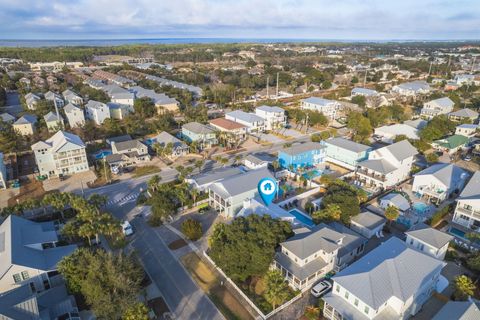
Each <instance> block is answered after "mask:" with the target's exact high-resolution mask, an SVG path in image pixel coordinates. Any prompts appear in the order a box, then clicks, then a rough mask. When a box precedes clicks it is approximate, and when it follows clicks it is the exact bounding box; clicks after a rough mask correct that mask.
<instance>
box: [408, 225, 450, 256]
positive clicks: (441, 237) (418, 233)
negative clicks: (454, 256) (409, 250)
mask: <svg viewBox="0 0 480 320" xmlns="http://www.w3.org/2000/svg"><path fill="white" fill-rule="evenodd" d="M405 234H407V235H410V236H412V237H414V238H416V239H418V240H421V241H422V242H425V243H427V244H429V245H431V246H432V247H435V248H437V249H440V248H443V246H445V245H446V244H447V243H449V242H450V241H452V239H453V236H451V235H449V234H447V233H445V232H442V231H439V230H437V229H434V228H432V227H430V226H428V225H426V224H425V223H423V222H421V223H418V224H416V225H414V226H413V227H411V228H410V230H408V231H407V232H405Z"/></svg>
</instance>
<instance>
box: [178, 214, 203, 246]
mask: <svg viewBox="0 0 480 320" xmlns="http://www.w3.org/2000/svg"><path fill="white" fill-rule="evenodd" d="M182 233H183V234H184V235H185V236H186V237H187V238H188V239H189V240H192V241H196V240H198V239H200V238H201V237H202V225H201V224H200V222H198V221H197V220H194V219H190V218H189V219H187V220H185V221H183V222H182Z"/></svg>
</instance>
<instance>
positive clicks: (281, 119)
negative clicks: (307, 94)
mask: <svg viewBox="0 0 480 320" xmlns="http://www.w3.org/2000/svg"><path fill="white" fill-rule="evenodd" d="M255 114H256V115H257V116H259V117H261V118H263V119H264V120H265V130H267V131H270V130H277V129H281V128H284V127H285V126H286V125H287V117H286V115H285V110H283V109H282V108H280V107H270V106H260V107H258V108H256V109H255Z"/></svg>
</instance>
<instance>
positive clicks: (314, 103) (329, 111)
mask: <svg viewBox="0 0 480 320" xmlns="http://www.w3.org/2000/svg"><path fill="white" fill-rule="evenodd" d="M341 106H342V105H341V104H340V102H338V101H334V100H328V99H323V98H317V97H311V98H307V99H303V100H301V104H300V108H301V109H304V110H312V111H317V112H321V113H323V115H325V116H326V117H328V118H329V119H330V120H335V119H336V118H337V112H338V111H339V110H340V108H341Z"/></svg>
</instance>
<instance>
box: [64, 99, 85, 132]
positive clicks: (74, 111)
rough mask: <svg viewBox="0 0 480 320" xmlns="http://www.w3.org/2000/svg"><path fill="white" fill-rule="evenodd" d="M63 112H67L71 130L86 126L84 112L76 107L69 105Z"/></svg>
mask: <svg viewBox="0 0 480 320" xmlns="http://www.w3.org/2000/svg"><path fill="white" fill-rule="evenodd" d="M63 111H65V116H66V117H67V120H68V124H69V125H70V128H78V127H81V126H83V125H84V124H85V115H84V114H83V110H82V109H80V108H79V107H77V106H76V105H74V104H72V103H69V104H67V105H66V106H65V107H64V108H63Z"/></svg>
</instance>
